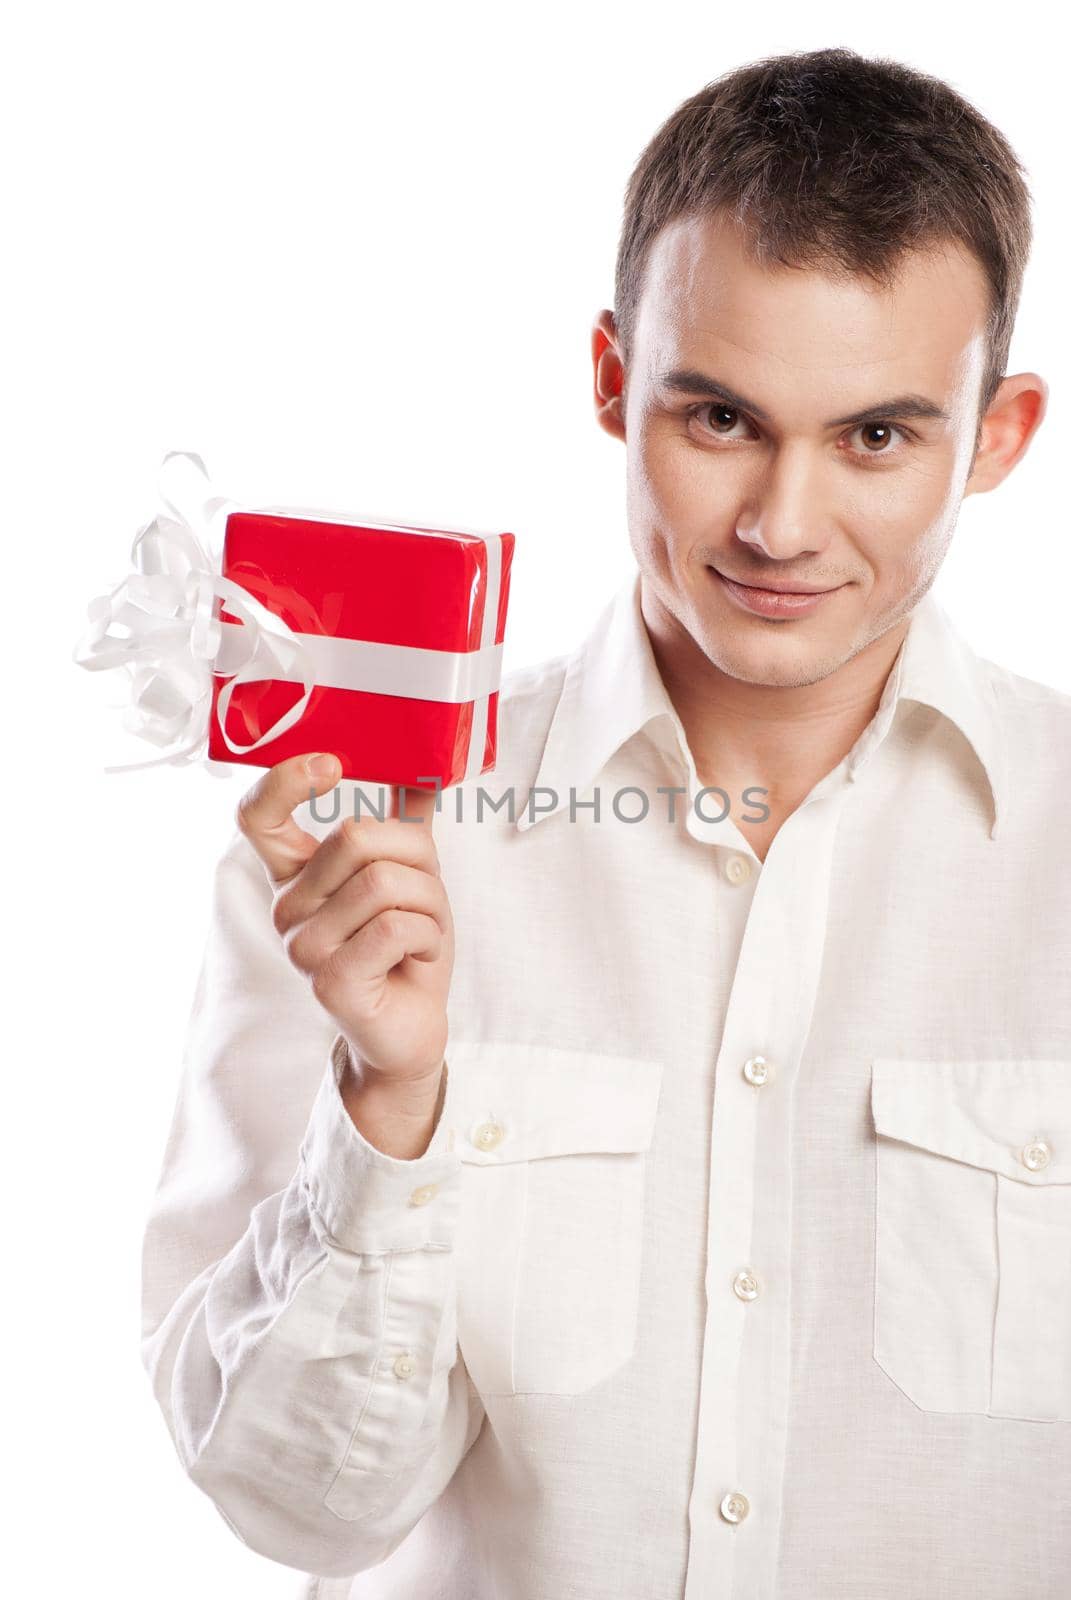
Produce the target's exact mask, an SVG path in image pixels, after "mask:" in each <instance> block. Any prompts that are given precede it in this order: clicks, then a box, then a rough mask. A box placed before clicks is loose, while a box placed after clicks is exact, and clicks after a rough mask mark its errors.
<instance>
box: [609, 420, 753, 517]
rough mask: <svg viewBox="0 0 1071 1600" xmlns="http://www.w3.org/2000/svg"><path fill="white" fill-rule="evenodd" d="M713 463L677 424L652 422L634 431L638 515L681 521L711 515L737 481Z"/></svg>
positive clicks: (633, 491)
mask: <svg viewBox="0 0 1071 1600" xmlns="http://www.w3.org/2000/svg"><path fill="white" fill-rule="evenodd" d="M712 466H713V463H712V462H711V461H710V460H709V459H704V457H703V456H702V455H701V454H700V452H698V451H696V450H690V449H688V448H687V446H686V445H685V444H683V443H682V441H681V438H680V435H679V431H678V430H676V429H672V430H671V429H669V428H660V427H657V426H649V427H647V428H644V429H641V430H640V432H639V435H638V436H637V435H635V434H633V435H630V438H629V458H628V481H629V492H630V497H631V501H632V504H633V506H634V508H635V510H636V512H637V515H639V516H640V517H644V518H647V519H648V520H650V521H651V522H656V523H657V522H666V521H672V523H673V524H674V525H677V526H681V527H684V526H687V525H689V524H690V523H692V522H695V521H698V522H700V523H702V522H706V521H709V519H710V516H711V512H712V511H715V510H716V509H717V506H718V503H719V502H720V501H721V500H722V499H723V497H724V495H725V493H726V491H727V489H728V488H729V485H730V483H731V477H730V476H729V475H727V474H726V473H725V472H724V471H722V472H720V473H717V472H714V471H712Z"/></svg>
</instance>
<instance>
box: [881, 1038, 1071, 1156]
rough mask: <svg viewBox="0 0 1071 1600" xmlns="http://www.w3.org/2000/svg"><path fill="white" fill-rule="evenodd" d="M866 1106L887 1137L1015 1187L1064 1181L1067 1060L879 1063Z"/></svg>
mask: <svg viewBox="0 0 1071 1600" xmlns="http://www.w3.org/2000/svg"><path fill="white" fill-rule="evenodd" d="M870 1104H871V1110H872V1112H873V1116H874V1127H875V1129H876V1130H877V1132H878V1133H881V1134H885V1135H887V1136H888V1137H889V1138H891V1139H900V1140H902V1141H903V1142H904V1143H905V1144H913V1145H917V1146H919V1148H920V1149H923V1150H931V1151H933V1152H934V1153H935V1154H937V1155H941V1156H951V1157H952V1159H953V1160H954V1161H965V1162H967V1163H968V1164H969V1165H970V1166H972V1167H987V1168H988V1169H989V1170H990V1171H991V1172H999V1173H1001V1174H1003V1176H1004V1177H1006V1178H1017V1179H1018V1180H1019V1181H1020V1182H1022V1183H1071V1061H1049V1060H1041V1059H1040V1058H1035V1059H1030V1060H1011V1061H1008V1060H988V1061H979V1060H971V1061H902V1060H899V1059H895V1058H893V1057H880V1058H876V1059H875V1060H874V1061H873V1063H872V1073H871V1090H870ZM1039 1142H1040V1146H1039V1149H1038V1151H1037V1152H1036V1153H1035V1157H1034V1159H1035V1161H1036V1162H1040V1163H1041V1164H1038V1165H1034V1166H1031V1165H1028V1164H1027V1162H1026V1161H1024V1159H1023V1152H1024V1150H1025V1149H1026V1148H1027V1147H1028V1146H1030V1145H1033V1144H1038V1143H1039ZM1040 1147H1043V1148H1040ZM1046 1158H1047V1159H1046Z"/></svg>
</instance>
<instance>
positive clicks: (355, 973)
mask: <svg viewBox="0 0 1071 1600" xmlns="http://www.w3.org/2000/svg"><path fill="white" fill-rule="evenodd" d="M313 759H314V758H311V757H305V756H294V757H292V758H291V759H290V760H288V761H281V762H279V764H278V765H277V766H274V767H272V768H271V769H270V770H269V771H268V772H266V773H264V775H263V776H262V777H261V778H260V779H259V781H258V782H257V783H255V784H254V785H253V787H252V788H251V789H250V790H249V791H248V792H247V793H246V794H245V795H243V796H242V799H241V800H240V801H239V803H238V808H237V812H236V814H235V820H236V823H237V825H238V828H239V829H240V831H241V832H242V833H243V834H244V835H245V837H246V838H247V839H248V840H249V843H250V844H251V845H252V846H253V849H254V850H255V851H256V853H257V855H258V856H259V857H260V859H261V861H262V862H263V863H264V866H265V868H266V870H267V873H268V878H269V881H270V882H271V884H272V886H273V888H274V889H275V900H274V904H273V906H272V921H273V923H274V925H275V928H276V931H277V932H278V933H279V934H280V935H281V937H282V940H283V943H284V945H285V947H286V953H287V955H288V956H289V958H290V960H291V961H292V962H293V964H294V966H295V967H297V969H298V971H299V972H302V973H304V974H305V975H306V977H308V979H309V981H310V983H311V985H312V990H313V993H314V994H315V996H316V998H317V1000H319V1002H320V1004H321V1005H322V1006H323V1007H324V1009H325V1010H326V1011H327V1012H328V1013H329V1014H330V1016H332V1017H333V1018H334V1019H335V1021H336V1022H337V1023H338V1025H339V1028H340V1029H341V1031H342V1032H343V1033H344V1034H345V1035H346V1038H347V1039H348V1040H349V1043H350V1047H351V1050H352V1052H353V1056H354V1063H355V1065H356V1067H357V1068H358V1070H359V1071H360V1072H361V1073H362V1074H363V1075H364V1076H365V1077H371V1078H372V1079H374V1080H375V1083H376V1085H377V1086H378V1087H379V1090H380V1092H381V1093H383V1092H385V1091H387V1090H388V1088H389V1089H390V1090H391V1091H392V1093H393V1091H394V1090H395V1088H397V1090H398V1091H400V1092H402V1093H404V1094H405V1097H406V1100H407V1102H408V1103H410V1104H415V1103H422V1102H423V1101H424V1100H426V1099H428V1098H430V1097H432V1095H433V1093H437V1091H438V1085H439V1081H440V1076H441V1067H442V1062H443V1056H444V1052H445V1049H446V1034H447V1020H446V1001H447V996H448V994H449V989H450V979H451V976H452V973H453V964H454V929H453V920H452V918H451V914H450V904H449V901H448V899H447V894H446V888H445V885H444V884H443V880H442V878H441V876H440V873H439V858H438V852H437V851H436V848H435V844H434V841H433V839H432V826H431V825H432V815H433V811H434V805H435V791H434V790H424V789H412V788H406V789H404V790H399V788H398V787H397V786H392V787H391V791H390V792H391V805H390V815H389V816H388V817H385V818H384V820H383V821H382V822H380V821H379V820H378V818H376V817H374V816H363V817H362V818H361V820H360V821H359V822H358V821H355V820H354V818H353V817H343V818H342V820H341V821H340V822H339V823H338V824H337V825H336V826H335V827H334V828H333V829H332V831H331V833H330V834H329V835H328V837H327V838H326V839H324V840H323V842H322V843H317V841H316V840H315V839H314V838H313V837H312V836H311V835H310V834H308V833H306V832H305V831H304V830H303V829H302V828H300V827H299V826H298V824H297V823H296V822H295V821H294V819H293V817H292V815H291V813H292V812H293V811H294V809H295V807H297V806H298V805H300V804H301V803H302V801H305V800H308V799H309V798H310V796H311V792H312V791H315V793H316V795H317V796H319V795H321V794H326V793H327V791H328V790H329V789H330V788H332V787H333V785H334V784H335V783H336V782H337V781H338V779H339V777H340V774H341V768H340V766H339V763H338V761H337V760H336V759H335V757H333V756H327V757H321V758H319V760H320V761H322V762H323V763H324V766H323V770H322V771H321V770H318V767H315V766H314V767H311V768H307V767H306V761H312V760H313ZM403 793H404V796H405V800H404V805H405V815H406V817H412V818H417V819H419V820H416V821H404V820H402V819H401V818H400V816H399V803H400V796H401V794H403Z"/></svg>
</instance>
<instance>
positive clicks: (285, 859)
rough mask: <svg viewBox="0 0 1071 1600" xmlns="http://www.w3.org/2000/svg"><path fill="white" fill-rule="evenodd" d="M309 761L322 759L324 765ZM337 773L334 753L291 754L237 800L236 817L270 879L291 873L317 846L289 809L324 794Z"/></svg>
mask: <svg viewBox="0 0 1071 1600" xmlns="http://www.w3.org/2000/svg"><path fill="white" fill-rule="evenodd" d="M312 762H316V763H318V764H319V763H322V764H323V770H320V767H319V765H317V767H313V766H312V765H310V763H312ZM341 775H342V764H341V762H340V761H339V760H338V757H337V756H332V755H319V756H291V757H290V758H289V760H287V761H280V762H278V763H277V764H276V765H275V766H274V767H270V768H269V770H268V771H267V772H265V773H264V774H263V775H262V776H261V777H260V778H258V780H257V782H256V783H255V784H254V785H253V787H252V788H251V789H249V790H247V791H246V793H245V794H244V795H243V796H242V798H241V800H239V802H238V808H237V811H236V812H235V822H236V824H237V826H238V828H239V829H240V831H241V832H242V833H244V834H245V836H246V838H247V839H248V840H249V842H250V844H251V845H252V846H253V849H254V850H255V851H256V853H257V855H258V856H259V857H260V859H261V860H262V861H263V863H264V865H265V867H266V868H267V872H268V877H269V879H270V880H271V882H272V883H273V884H280V883H286V882H287V881H288V880H289V879H290V878H292V877H294V876H295V874H296V873H298V872H300V871H301V868H302V867H303V866H304V865H305V863H306V861H308V860H309V859H310V857H311V856H312V855H314V854H315V852H316V850H317V849H318V848H319V845H320V841H319V840H318V839H314V838H313V837H312V835H311V834H309V833H306V832H305V830H304V829H303V828H299V827H298V825H297V823H296V822H295V821H294V819H293V817H292V816H291V812H292V811H294V809H295V808H296V807H297V806H299V805H301V804H302V802H303V801H305V800H310V799H312V798H315V797H318V796H320V795H322V794H326V793H327V791H328V789H330V788H332V787H333V786H334V785H335V784H336V783H337V782H338V780H339V778H340V777H341Z"/></svg>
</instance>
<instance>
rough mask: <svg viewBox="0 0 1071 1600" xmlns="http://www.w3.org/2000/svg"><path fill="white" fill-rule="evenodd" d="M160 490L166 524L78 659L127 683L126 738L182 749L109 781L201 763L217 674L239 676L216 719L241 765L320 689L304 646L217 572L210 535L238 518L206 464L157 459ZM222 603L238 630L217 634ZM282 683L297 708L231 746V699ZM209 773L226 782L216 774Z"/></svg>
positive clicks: (160, 520)
mask: <svg viewBox="0 0 1071 1600" xmlns="http://www.w3.org/2000/svg"><path fill="white" fill-rule="evenodd" d="M158 487H159V493H160V498H161V500H162V501H163V504H164V505H165V507H166V508H167V511H168V512H169V513H170V515H167V516H165V515H157V516H156V517H154V518H153V520H152V521H151V522H149V523H146V525H145V526H144V527H143V528H142V529H141V530H140V531H139V532H138V534H137V536H136V538H135V540H134V543H133V546H132V547H131V552H130V559H131V563H132V565H133V566H134V567H135V569H136V570H135V571H134V572H133V573H130V574H128V576H127V577H125V578H124V579H123V580H122V582H121V583H119V584H117V585H116V587H115V588H114V589H113V590H112V591H111V592H110V593H109V594H105V595H99V596H98V597H97V598H96V599H95V600H91V601H90V603H89V606H88V608H87V614H88V617H89V627H88V628H87V629H86V630H85V632H84V633H83V635H82V637H81V638H80V639H79V641H78V643H77V644H76V645H75V648H74V652H73V657H74V660H75V661H76V662H77V663H78V665H79V666H82V667H86V668H88V670H89V671H91V672H99V671H105V670H108V669H110V668H113V667H122V668H124V669H125V670H126V671H127V672H128V674H129V676H130V704H129V705H128V706H127V707H126V708H125V710H124V716H123V725H124V727H125V728H126V729H127V731H128V732H130V733H133V734H136V735H138V736H139V737H140V738H143V739H147V740H148V741H149V742H150V743H151V744H155V745H157V746H160V747H163V746H166V745H169V744H171V743H173V742H174V741H175V740H185V741H186V742H185V743H184V744H182V745H181V746H180V747H179V748H178V749H175V750H173V751H170V752H169V753H168V754H167V755H164V756H161V757H160V758H159V759H157V760H155V761H134V762H129V763H127V764H126V765H124V766H114V767H105V769H104V770H105V772H133V771H135V770H137V769H139V768H142V767H158V766H163V765H175V766H183V765H186V764H188V763H190V762H193V761H198V760H200V759H202V758H203V756H204V755H205V754H206V753H207V747H208V728H209V723H210V720H211V707H212V687H213V684H212V680H213V675H214V674H219V675H222V676H224V677H231V674H233V675H234V676H233V677H231V681H230V682H229V683H227V684H225V685H224V687H223V688H222V689H221V690H220V693H219V701H218V706H217V717H218V721H219V725H220V732H221V735H222V737H223V739H224V741H225V743H226V745H227V748H228V749H229V750H233V751H234V753H235V754H236V755H244V754H247V753H248V752H249V751H250V750H255V749H257V747H258V746H259V745H262V744H266V743H267V741H268V740H269V739H276V738H278V737H279V735H280V734H282V733H285V732H286V730H287V728H290V727H293V725H294V723H295V722H297V721H298V720H299V718H300V717H301V716H302V715H303V714H304V711H305V707H306V706H307V705H308V703H309V697H310V695H311V694H312V689H313V684H314V681H315V680H314V677H313V672H312V665H311V662H310V660H309V657H308V653H307V651H306V650H305V648H304V646H303V645H302V643H301V638H300V636H299V635H297V634H295V633H294V631H293V629H292V628H290V627H289V625H288V624H287V623H286V622H284V620H283V619H282V617H279V616H276V615H275V613H274V612H271V611H269V610H268V609H267V607H266V606H263V605H262V604H261V603H260V601H259V600H257V599H256V598H255V596H253V595H251V594H250V593H249V591H248V590H247V589H243V588H242V587H241V586H240V585H239V584H236V583H233V582H231V580H230V579H229V578H224V577H223V576H222V574H221V572H220V571H219V566H220V561H219V557H218V556H217V555H216V553H215V551H214V548H213V545H212V538H211V535H212V531H213V529H214V527H215V526H216V525H217V524H218V523H220V522H221V521H223V520H225V518H226V515H227V514H228V513H229V512H231V511H235V510H239V509H241V508H240V507H239V505H238V502H237V501H234V500H228V499H227V498H226V497H224V496H222V495H218V494H212V493H206V490H207V489H209V488H210V485H209V478H208V473H207V471H206V469H205V465H204V462H203V461H202V460H201V458H200V456H198V455H195V454H194V453H193V452H192V451H187V450H169V451H168V453H167V454H166V455H165V456H164V459H163V462H162V463H161V466H160V473H159V482H158ZM217 596H219V597H220V598H221V599H223V600H224V601H225V602H226V605H227V609H228V612H232V613H233V614H234V615H235V616H236V617H237V618H238V619H239V621H240V622H241V626H240V627H234V626H228V625H224V624H222V623H221V621H220V619H219V618H218V617H217V616H215V614H214V612H215V600H216V597H217ZM113 627H121V628H126V629H127V630H128V632H127V635H126V637H123V636H120V635H115V634H113V633H112V632H111V629H112V628H113ZM284 676H285V677H287V678H289V679H291V680H292V681H297V682H301V683H302V684H303V686H304V693H303V694H302V697H301V699H300V700H298V701H297V702H296V704H295V705H293V706H291V707H290V709H289V710H288V711H286V712H284V713H283V715H282V716H281V717H279V718H278V719H277V720H276V721H275V722H274V723H273V724H272V725H271V726H270V727H269V728H268V729H267V730H266V731H265V732H264V733H262V734H261V736H260V738H259V739H254V740H253V741H252V743H251V744H240V743H236V742H235V741H234V740H233V739H232V738H231V737H230V735H229V733H228V732H227V729H226V716H227V707H228V706H229V705H230V700H231V696H232V694H233V693H234V690H235V689H236V688H237V687H238V685H239V684H240V683H247V682H251V681H253V680H256V679H263V678H275V677H284ZM209 770H210V771H211V772H213V774H214V775H216V776H219V777H224V776H226V774H225V773H221V772H220V771H219V769H218V768H215V767H210V768H209Z"/></svg>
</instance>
